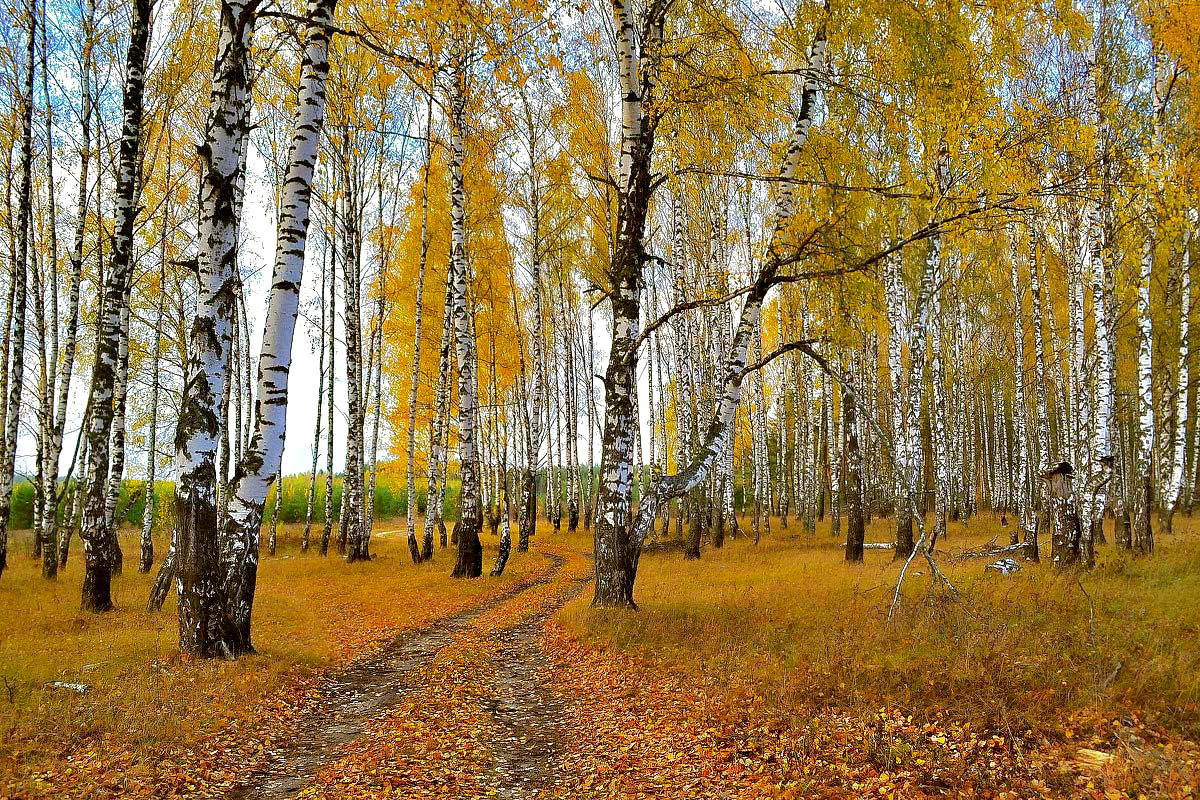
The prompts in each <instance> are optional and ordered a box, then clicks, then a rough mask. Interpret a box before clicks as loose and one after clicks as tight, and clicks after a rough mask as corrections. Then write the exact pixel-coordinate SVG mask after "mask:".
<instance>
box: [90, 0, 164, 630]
mask: <svg viewBox="0 0 1200 800" xmlns="http://www.w3.org/2000/svg"><path fill="white" fill-rule="evenodd" d="M133 12H134V13H133V20H132V22H131V23H130V25H131V27H130V37H129V50H128V53H127V56H126V65H125V69H126V78H125V93H124V100H123V112H124V122H123V126H122V130H121V151H120V161H119V166H118V168H117V201H116V202H117V208H116V216H117V219H116V223H115V227H114V233H113V237H112V256H111V259H110V261H109V268H108V275H107V276H106V278H107V279H106V283H105V286H104V302H103V306H104V311H103V316H102V318H101V320H100V336H99V338H98V339H97V342H96V364H95V367H94V368H93V372H92V402H91V413H92V416H91V420H90V422H89V426H88V434H87V436H88V451H89V458H90V466H89V469H88V485H87V502H86V505H85V508H84V517H83V527H82V529H81V531H80V537H81V538H82V539H83V547H84V553H85V557H86V561H87V564H86V567H85V571H84V577H83V607H84V608H85V609H87V610H89V611H108V610H109V609H111V608H112V607H113V605H112V594H111V591H110V584H111V579H112V573H113V572H114V571H118V572H119V564H118V562H117V561H116V553H117V552H119V548H118V547H114V545H115V544H116V526H117V522H116V519H115V508H116V503H115V502H113V500H112V499H111V495H112V492H113V489H112V486H111V485H110V481H111V480H113V478H114V477H115V480H116V483H117V490H118V491H119V490H120V480H121V478H120V472H121V471H122V470H123V468H124V436H125V398H124V396H123V395H124V389H125V385H126V375H127V373H128V366H129V340H128V337H127V333H128V330H129V327H128V326H129V292H130V284H131V278H132V273H133V244H134V243H133V234H134V221H135V219H136V217H137V213H138V198H139V194H140V190H141V181H140V179H139V178H140V175H139V170H140V168H141V138H142V96H143V93H144V90H145V79H146V76H145V63H146V47H147V44H148V42H149V38H150V0H135V2H134V5H133ZM118 393H119V394H118ZM118 426H119V430H118ZM110 437H111V444H112V445H113V446H114V448H115V449H116V450H117V451H118V452H119V453H120V455H119V456H118V457H116V458H114V459H112V464H111V465H110V463H109V462H110V457H109V456H110V450H109V447H110ZM110 468H111V469H112V470H113V471H114V473H115V475H114V476H110V474H109V471H110Z"/></svg>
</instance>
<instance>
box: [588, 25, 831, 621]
mask: <svg viewBox="0 0 1200 800" xmlns="http://www.w3.org/2000/svg"><path fill="white" fill-rule="evenodd" d="M825 49H826V38H825V28H824V25H822V26H821V27H820V28H819V29H818V31H817V34H816V38H815V39H814V41H813V44H812V47H811V48H810V50H809V53H808V59H807V64H806V69H805V81H804V88H803V93H802V96H801V98H802V99H801V106H800V116H799V119H798V120H797V121H796V127H795V130H794V131H793V133H792V136H791V138H790V140H789V141H788V149H787V153H786V155H785V156H784V161H783V165H782V167H781V169H780V171H779V175H780V178H781V179H782V181H781V183H780V189H779V194H778V197H777V200H776V204H777V205H776V210H775V218H774V222H773V225H772V226H771V238H770V241H769V244H768V248H767V261H766V263H765V264H764V265H763V267H762V268H761V269H760V270H759V273H758V276H757V277H756V279H755V281H754V283H753V285H752V286H751V288H750V291H749V292H748V293H747V295H746V301H745V304H744V305H743V306H742V312H741V316H740V318H739V319H738V324H737V327H736V329H735V331H734V335H733V339H732V341H731V343H730V349H729V352H728V354H727V355H726V356H725V363H724V365H723V373H724V376H723V382H722V389H721V392H720V394H719V395H718V401H717V404H716V407H715V409H714V412H713V415H712V419H711V421H710V423H709V426H708V430H707V432H706V434H705V436H704V440H703V444H702V445H701V446H699V447H697V448H696V451H695V452H696V455H695V456H694V457H693V458H692V460H691V463H689V464H687V465H686V466H684V467H682V469H680V470H679V471H678V472H677V473H676V474H674V475H669V476H662V477H659V478H658V479H657V480H656V481H655V482H654V485H653V487H652V489H651V490H650V491H649V492H648V493H647V495H646V496H645V497H644V498H643V499H642V502H641V505H640V506H639V508H638V514H637V517H636V519H635V520H634V522H633V526H632V529H631V530H630V532H629V537H628V541H627V543H625V553H624V562H623V564H622V566H623V567H624V568H625V574H624V575H623V576H622V578H623V585H622V586H621V587H620V588H621V590H622V595H621V596H620V597H619V600H621V601H623V602H622V604H623V605H628V606H635V604H634V602H633V583H634V579H635V578H636V576H637V565H638V560H639V558H640V557H641V550H642V545H643V544H644V543H645V540H646V535H647V534H648V533H649V530H650V527H651V526H652V525H653V522H654V518H655V515H656V514H657V511H658V506H659V505H660V504H662V503H664V502H668V501H669V500H670V499H671V498H673V497H680V496H682V495H684V494H685V493H687V492H689V491H691V490H692V489H694V488H696V487H697V486H699V485H700V484H701V483H702V482H703V481H704V480H705V479H706V478H707V476H708V473H709V470H710V469H711V468H712V467H713V465H714V464H715V463H716V460H717V458H718V456H719V455H720V454H721V453H723V452H724V450H725V447H726V446H727V443H728V440H729V439H730V438H731V437H732V436H733V422H734V418H735V414H736V411H737V407H738V403H739V402H740V400H741V395H742V383H743V381H744V379H745V376H746V373H747V357H748V355H749V352H750V341H751V338H752V336H753V334H754V333H755V332H756V331H757V330H758V326H759V320H760V317H761V315H762V305H763V301H764V300H765V298H766V296H767V293H768V292H769V291H770V290H771V288H772V286H773V285H774V284H775V283H776V276H777V273H778V268H779V262H780V259H781V256H780V253H779V247H780V246H781V244H782V242H781V239H782V236H783V233H784V230H785V229H786V226H787V224H788V222H789V221H790V220H791V218H792V215H793V214H794V212H795V206H796V190H795V184H794V183H792V179H793V178H794V177H795V175H796V171H797V169H798V167H799V162H800V153H801V152H802V151H803V149H804V145H805V143H806V142H807V141H808V136H809V131H810V130H811V128H812V122H813V120H812V118H813V111H814V106H815V104H816V99H817V91H818V88H819V85H818V79H819V78H820V77H821V76H822V75H823V73H824V69H825ZM633 295H634V296H633V298H632V301H631V302H632V304H633V306H634V308H635V309H636V305H637V300H636V292H634V293H633ZM613 303H614V305H615V304H616V303H617V300H616V299H615V298H614V300H613ZM633 319H634V330H635V332H636V320H637V318H636V316H635V317H634V318H633ZM613 351H614V357H616V354H617V353H618V352H620V351H618V349H617V345H616V342H615V341H614V345H613ZM625 353H627V356H626V357H627V358H628V360H629V363H630V364H633V363H634V362H635V360H636V342H630V343H629V347H628V349H627V350H626V351H625ZM756 366H758V367H759V368H761V366H762V364H761V362H760V364H759V365H756ZM610 394H611V387H610ZM606 438H607V437H606ZM606 449H607V448H606ZM599 555H600V554H599V553H597V565H596V566H597V592H599V583H600V558H599ZM600 599H601V596H600V595H599V594H597V600H598V601H599V600H600ZM617 599H618V598H614V600H617ZM599 604H610V603H604V602H601V603H599Z"/></svg>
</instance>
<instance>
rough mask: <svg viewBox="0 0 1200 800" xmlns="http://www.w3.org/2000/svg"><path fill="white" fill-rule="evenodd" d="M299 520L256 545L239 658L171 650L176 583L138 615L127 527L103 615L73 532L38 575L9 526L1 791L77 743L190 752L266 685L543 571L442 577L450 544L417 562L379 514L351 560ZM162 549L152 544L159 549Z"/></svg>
mask: <svg viewBox="0 0 1200 800" xmlns="http://www.w3.org/2000/svg"><path fill="white" fill-rule="evenodd" d="M300 527H301V526H286V528H283V529H282V530H281V534H282V535H281V537H280V543H279V550H278V554H277V555H276V556H275V557H274V558H271V557H268V556H266V555H265V552H264V555H263V558H262V561H261V564H260V569H259V579H258V593H257V601H256V605H255V613H254V631H253V635H254V643H255V647H256V648H257V651H258V652H257V654H256V655H253V656H250V657H247V658H243V659H240V660H238V661H236V662H222V661H211V662H196V661H191V660H187V659H184V658H183V657H181V656H180V655H179V654H178V651H177V628H176V625H177V620H176V614H175V599H174V592H173V591H172V593H171V595H170V596H169V598H168V600H167V604H166V606H165V607H164V608H163V610H162V612H161V613H148V612H147V611H145V603H146V597H147V593H148V591H149V588H150V583H151V581H152V575H153V573H151V575H140V574H138V572H137V533H136V532H135V531H132V530H129V531H125V532H124V533H123V536H122V544H123V548H124V552H125V562H126V570H125V574H124V575H122V576H120V577H119V578H116V579H115V580H114V583H113V595H114V601H115V603H116V605H117V609H116V610H115V611H113V612H111V613H108V614H103V615H93V614H89V613H85V612H82V611H80V610H79V593H80V584H81V582H82V574H83V569H82V549H81V548H80V547H79V546H78V542H76V543H75V545H76V546H75V547H74V548H73V552H72V554H71V561H70V564H69V566H68V568H67V570H66V572H65V573H64V574H62V575H60V577H59V579H58V580H57V581H45V580H43V579H42V578H41V576H40V572H39V571H38V564H37V563H35V562H34V561H33V560H32V559H30V558H29V557H28V548H29V538H28V535H27V534H18V535H17V536H15V537H14V538H15V541H13V542H12V543H11V546H10V549H9V562H10V563H9V568H8V569H7V570H6V571H5V573H4V576H3V578H2V579H0V609H3V613H2V614H0V787H2V786H3V785H4V780H3V779H4V773H10V777H11V778H14V779H16V780H21V779H22V776H28V775H30V774H33V773H35V772H36V771H37V770H39V769H41V768H47V769H51V768H53V767H54V766H55V765H56V764H59V762H61V760H62V759H63V758H65V757H66V756H68V755H70V754H72V753H74V752H75V751H77V750H80V749H87V750H89V751H90V752H100V753H105V752H107V751H121V752H124V753H126V754H132V761H135V762H138V761H144V760H146V759H151V758H153V757H154V755H155V754H161V753H166V752H168V751H171V750H178V749H180V748H184V749H186V748H189V747H190V746H192V745H194V744H195V743H197V742H200V741H201V740H203V739H204V738H205V737H208V736H210V735H212V734H214V733H215V732H217V731H219V730H221V729H223V728H224V727H226V726H229V725H234V726H238V725H241V724H248V723H250V722H251V721H252V720H253V718H254V716H255V715H256V714H258V713H260V711H261V709H260V703H261V702H262V701H263V700H264V698H265V697H266V696H267V695H268V694H270V693H271V692H272V691H273V690H276V689H281V688H284V687H286V686H288V685H294V684H297V683H302V682H303V680H304V678H305V677H306V676H311V675H312V674H313V673H314V671H316V670H319V669H321V668H324V667H328V666H330V665H332V664H335V663H337V662H340V661H343V660H345V659H347V658H350V657H352V656H353V655H354V654H355V653H356V652H360V651H361V650H362V649H364V648H368V647H370V646H371V645H372V644H373V643H376V642H379V641H381V640H383V639H386V638H389V637H391V636H393V635H395V634H397V633H399V632H401V631H403V630H405V629H409V628H417V627H421V626H423V625H426V624H428V623H429V622H430V621H432V620H433V619H435V618H437V617H441V616H445V615H447V614H452V613H454V612H456V611H458V610H461V609H464V608H468V607H471V606H475V605H478V604H479V603H480V602H482V601H483V600H484V599H486V598H487V597H491V596H495V595H497V594H500V593H502V592H504V591H507V590H509V589H512V588H514V587H516V586H517V585H519V584H521V583H523V582H526V581H528V580H529V579H530V578H531V577H533V576H534V575H535V574H536V573H537V572H539V571H540V570H541V569H543V567H544V562H543V560H542V559H541V558H524V557H521V555H520V554H517V553H514V554H513V558H512V559H510V561H509V566H508V569H507V570H506V572H505V574H504V577H503V578H501V579H490V578H487V577H485V578H483V579H480V580H475V581H455V580H450V579H449V577H448V575H449V572H450V569H451V567H452V565H453V551H452V549H447V550H441V549H436V548H435V555H434V558H433V560H432V561H431V562H429V563H426V564H422V565H420V566H415V565H413V564H412V563H411V561H410V560H409V556H408V548H407V544H406V539H405V537H404V534H403V533H402V529H403V527H404V522H403V520H400V521H395V522H379V523H378V524H377V525H376V531H377V535H376V536H375V537H374V538H373V539H372V549H373V551H374V553H375V554H376V558H375V559H374V560H373V561H371V562H369V563H360V564H353V565H350V564H346V563H345V562H344V561H343V560H342V559H341V558H338V557H337V556H336V555H333V554H331V555H330V556H329V557H328V558H321V557H320V556H318V555H317V554H316V552H315V550H310V551H309V553H307V554H301V553H300V552H299V538H298V537H299V529H300ZM389 531H396V532H392V533H389ZM315 532H316V533H317V534H318V535H319V532H320V529H319V528H318V529H317V530H316V531H315ZM379 533H382V534H383V535H379ZM484 541H485V551H484V559H485V575H486V570H487V569H488V568H489V567H490V565H491V559H492V558H494V547H493V546H492V545H493V543H494V540H493V539H491V537H490V536H488V535H487V534H486V533H485V534H484ZM166 545H167V543H166V541H156V543H155V546H156V548H158V549H157V552H158V554H159V555H160V557H161V554H162V553H163V552H165V550H166ZM155 568H156V569H157V564H156V565H155ZM50 681H70V682H79V683H84V684H87V685H88V686H90V687H91V690H90V691H89V692H88V693H87V694H83V695H79V694H76V693H74V692H71V691H67V690H62V689H53V688H49V687H47V686H46V684H48V683H49V682H50ZM18 785H19V784H18ZM0 794H2V792H0Z"/></svg>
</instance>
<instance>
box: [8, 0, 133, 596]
mask: <svg viewBox="0 0 1200 800" xmlns="http://www.w3.org/2000/svg"><path fill="white" fill-rule="evenodd" d="M28 19H29V39H28V43H29V45H28V48H27V51H26V54H27V58H26V62H25V69H26V72H25V76H24V78H25V85H24V88H23V91H22V93H21V103H20V115H21V178H20V185H19V187H18V190H17V192H18V198H17V254H16V260H15V262H14V264H13V276H12V281H11V287H12V297H13V300H12V306H11V307H12V331H11V339H10V341H11V343H12V344H11V347H10V354H11V359H12V360H11V362H10V363H11V365H12V368H11V371H10V372H9V374H8V376H7V381H8V387H7V388H8V399H7V403H6V405H5V415H4V452H3V463H2V464H0V575H3V574H4V568H5V567H6V566H8V523H9V518H10V516H11V514H12V493H13V480H14V478H15V476H16V465H17V432H18V430H19V425H20V418H21V396H22V393H23V391H24V388H25V387H24V385H23V384H22V380H23V376H24V372H25V305H26V283H25V281H26V270H27V268H28V264H29V255H30V251H31V249H32V248H31V246H30V241H29V238H30V216H31V214H32V211H33V208H32V206H33V194H32V186H31V183H32V172H33V66H34V45H35V43H36V41H37V15H36V13H35V9H34V4H33V0H30V3H29V15H28ZM6 330H7V328H6ZM7 368H8V366H7V363H6V364H0V369H7ZM105 596H106V597H107V592H106V593H105ZM109 607H111V603H109Z"/></svg>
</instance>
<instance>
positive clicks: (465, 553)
mask: <svg viewBox="0 0 1200 800" xmlns="http://www.w3.org/2000/svg"><path fill="white" fill-rule="evenodd" d="M463 70H464V68H463V63H462V61H461V57H459V59H458V60H456V62H455V67H454V76H453V80H454V88H453V91H452V96H451V98H450V239H451V242H450V273H451V274H450V276H449V280H450V289H451V293H450V303H451V313H452V316H453V320H454V342H455V350H456V354H457V360H458V469H459V477H460V480H461V484H460V489H459V498H458V500H459V502H458V522H457V523H456V525H455V530H456V531H457V538H458V558H457V560H456V561H455V564H454V571H453V572H452V573H451V576H452V577H455V578H478V577H479V576H480V575H481V574H482V573H483V548H482V546H481V545H480V543H479V531H480V528H481V527H482V524H483V513H482V512H483V509H482V507H481V496H480V488H481V487H480V480H479V460H478V456H477V454H476V436H477V431H476V408H477V405H478V396H477V386H476V384H477V379H478V375H477V367H476V361H475V357H474V355H475V347H474V342H473V333H472V325H471V320H470V318H469V316H470V313H471V312H470V309H469V308H468V307H467V286H468V284H469V279H468V274H467V273H468V270H469V268H470V267H469V265H468V264H467V253H466V208H465V203H466V195H465V190H464V188H463V158H464V156H465V148H464V144H463V126H464V124H465V115H466V76H465V74H464V71H463Z"/></svg>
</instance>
